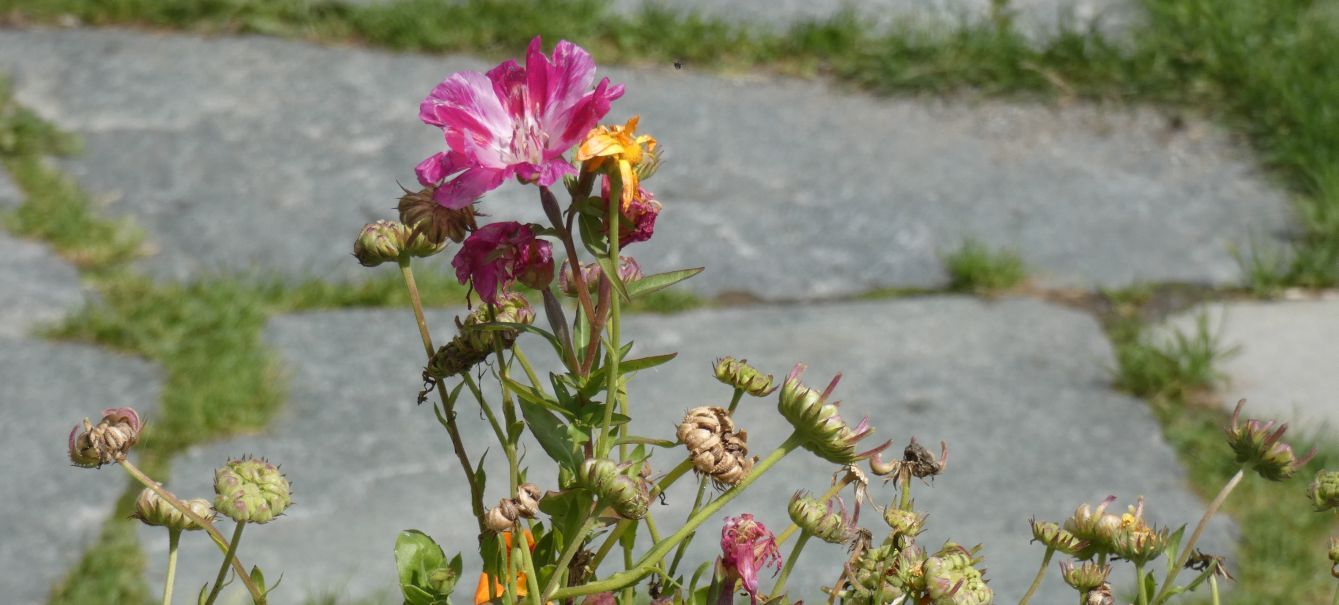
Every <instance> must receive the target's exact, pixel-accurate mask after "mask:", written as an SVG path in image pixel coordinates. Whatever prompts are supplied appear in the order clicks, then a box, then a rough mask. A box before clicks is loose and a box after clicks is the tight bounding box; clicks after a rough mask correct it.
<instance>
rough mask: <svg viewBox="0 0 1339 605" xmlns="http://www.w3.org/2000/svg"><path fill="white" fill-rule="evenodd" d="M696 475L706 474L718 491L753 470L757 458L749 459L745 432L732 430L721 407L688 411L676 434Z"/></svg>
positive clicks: (726, 413)
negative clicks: (684, 447)
mask: <svg viewBox="0 0 1339 605" xmlns="http://www.w3.org/2000/svg"><path fill="white" fill-rule="evenodd" d="M677 434H678V437H679V441H681V442H683V444H684V445H685V446H687V448H688V458H689V459H690V460H692V461H693V468H694V469H696V470H697V472H698V473H700V474H703V475H708V476H710V477H711V480H712V482H713V483H714V484H715V485H716V487H717V488H719V489H724V488H726V487H728V486H732V485H735V484H736V483H739V482H740V481H741V480H743V479H744V477H747V476H748V474H749V473H750V472H751V471H752V470H753V464H754V463H755V462H757V461H758V458H757V456H754V457H752V458H750V457H749V448H748V437H749V436H748V433H747V432H745V431H735V425H734V421H733V420H731V418H730V413H729V412H727V411H726V410H725V409H724V408H718V407H709V406H702V407H696V408H693V409H691V410H688V413H687V414H686V415H684V417H683V421H682V422H680V423H679V427H678V431H677Z"/></svg>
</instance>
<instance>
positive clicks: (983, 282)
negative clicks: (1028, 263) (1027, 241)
mask: <svg viewBox="0 0 1339 605" xmlns="http://www.w3.org/2000/svg"><path fill="white" fill-rule="evenodd" d="M943 261H944V269H945V271H947V272H948V277H949V290H952V291H954V292H972V293H977V294H980V293H988V292H993V291H998V290H1007V289H1009V288H1012V287H1014V286H1017V285H1018V284H1021V283H1023V280H1024V279H1025V278H1026V277H1027V270H1026V269H1025V268H1024V267H1023V259H1021V258H1019V256H1018V253H1016V252H1014V251H1012V250H1005V249H1001V250H992V249H990V248H988V247H986V245H985V244H982V243H981V242H978V241H975V240H967V241H966V242H963V244H962V246H961V247H960V248H958V249H957V250H955V251H953V252H951V253H949V254H946V255H944V258H943Z"/></svg>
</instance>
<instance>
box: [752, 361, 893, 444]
mask: <svg viewBox="0 0 1339 605" xmlns="http://www.w3.org/2000/svg"><path fill="white" fill-rule="evenodd" d="M803 373H804V364H796V365H795V367H794V368H793V369H792V370H791V371H790V374H789V375H787V377H786V381H785V382H784V383H782V385H781V397H780V400H779V401H778V403H777V410H778V411H780V412H781V415H782V416H783V417H785V419H786V420H787V421H788V422H790V424H791V426H792V427H794V428H795V432H796V433H798V434H799V435H800V436H801V437H802V438H803V439H804V443H803V444H804V448H805V449H807V450H809V451H810V452H813V453H814V454H816V455H817V456H818V457H820V458H823V459H824V460H827V461H829V462H834V463H837V464H853V463H855V462H859V461H861V460H865V459H868V458H872V457H873V456H875V455H877V454H878V453H879V452H881V451H883V450H884V449H885V448H887V447H888V446H889V445H891V442H885V443H883V444H882V445H879V446H877V447H875V448H873V449H870V450H867V451H864V452H856V444H857V443H858V442H859V441H860V440H861V439H864V438H865V437H868V436H869V435H870V434H871V433H873V432H874V431H873V429H872V428H870V426H869V419H868V418H866V419H863V420H861V421H860V423H859V424H857V425H856V426H855V428H852V427H851V426H850V425H848V424H847V423H846V421H845V420H843V419H842V417H841V415H840V414H839V413H838V411H837V408H838V406H839V405H840V402H832V403H828V397H830V396H831V395H832V392H833V390H834V389H836V388H837V383H838V382H839V381H840V380H841V374H837V375H836V376H834V377H833V379H832V381H831V382H829V383H828V386H827V388H826V389H824V390H823V392H822V393H819V392H818V391H815V390H814V389H811V388H809V387H808V386H805V385H804V384H803V383H801V382H800V375H802V374H803Z"/></svg>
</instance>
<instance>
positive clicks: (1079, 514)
mask: <svg viewBox="0 0 1339 605" xmlns="http://www.w3.org/2000/svg"><path fill="white" fill-rule="evenodd" d="M1115 501H1116V497H1115V496H1107V497H1106V499H1105V500H1102V502H1100V503H1098V505H1097V508H1096V509H1095V510H1094V509H1093V508H1092V507H1090V506H1088V505H1087V504H1080V505H1079V507H1078V508H1077V509H1075V510H1074V515H1073V516H1072V517H1070V518H1068V519H1065V530H1066V531H1068V532H1069V533H1071V534H1073V535H1074V537H1076V538H1078V539H1080V540H1082V541H1084V542H1085V543H1087V544H1088V546H1087V547H1086V548H1085V549H1084V550H1085V553H1084V554H1085V555H1087V554H1089V553H1088V552H1087V551H1092V553H1100V552H1110V551H1111V536H1113V535H1114V532H1115V530H1116V529H1117V528H1119V527H1120V518H1119V517H1114V516H1110V518H1104V517H1108V516H1107V515H1104V513H1105V511H1106V508H1107V506H1110V505H1111V503H1112V502H1115ZM1113 520H1114V526H1113V524H1112V523H1113Z"/></svg>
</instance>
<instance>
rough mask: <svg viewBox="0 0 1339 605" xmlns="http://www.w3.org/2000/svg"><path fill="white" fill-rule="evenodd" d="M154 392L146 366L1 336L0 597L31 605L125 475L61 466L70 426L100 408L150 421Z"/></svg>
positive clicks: (77, 549) (90, 532)
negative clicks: (1, 490) (1, 493)
mask: <svg viewBox="0 0 1339 605" xmlns="http://www.w3.org/2000/svg"><path fill="white" fill-rule="evenodd" d="M160 391H161V375H160V373H159V372H158V370H157V369H156V368H155V367H153V366H152V365H151V364H148V363H146V362H143V361H140V360H136V359H132V358H129V357H125V356H121V355H116V354H112V353H107V352H103V351H99V350H97V349H95V348H92V347H87V346H83V345H73V344H56V343H49V342H42V341H36V340H6V339H0V413H3V415H4V417H5V418H6V419H7V421H6V422H4V423H2V424H0V443H2V444H4V445H3V448H4V449H3V451H4V456H5V462H4V464H0V485H4V486H6V488H5V492H6V494H8V497H5V498H0V536H4V539H3V540H0V569H3V570H5V571H4V573H3V574H0V594H4V595H5V596H4V602H5V603H9V604H13V605H40V604H43V603H45V602H46V598H47V595H48V593H49V592H50V590H51V587H52V585H53V584H55V583H56V582H58V581H60V579H61V578H62V576H63V575H64V574H65V572H66V571H68V570H69V569H70V567H71V566H72V565H74V563H75V562H77V561H78V560H79V557H80V555H82V554H83V552H84V550H85V549H86V548H87V547H88V546H89V545H90V544H91V543H92V542H93V541H94V540H95V539H96V538H97V536H98V531H99V529H100V528H101V527H102V523H103V521H104V520H105V519H106V518H107V515H108V514H109V513H110V512H111V510H112V505H113V503H114V502H115V501H116V498H117V496H119V495H120V494H121V490H123V489H125V485H126V475H125V473H124V472H122V471H121V470H120V469H116V468H104V469H101V470H100V471H93V470H85V469H80V468H75V467H72V466H70V460H69V458H68V456H67V454H66V443H67V439H68V437H69V432H70V428H71V427H72V426H74V425H75V423H77V422H79V421H80V420H82V419H83V418H84V417H85V416H88V417H91V418H92V419H93V420H97V414H98V413H99V412H100V411H101V410H103V409H104V408H108V407H118V406H135V407H136V409H138V410H140V411H142V412H144V413H145V416H146V418H148V419H149V420H150V421H152V419H153V415H152V414H153V410H154V409H155V408H156V407H157V402H158V396H159V393H160Z"/></svg>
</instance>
